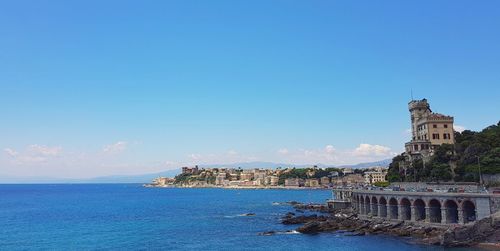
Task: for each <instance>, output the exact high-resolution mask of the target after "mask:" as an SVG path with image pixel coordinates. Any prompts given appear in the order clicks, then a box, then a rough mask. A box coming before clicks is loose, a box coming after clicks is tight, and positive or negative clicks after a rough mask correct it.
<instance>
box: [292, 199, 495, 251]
mask: <svg viewBox="0 0 500 251" xmlns="http://www.w3.org/2000/svg"><path fill="white" fill-rule="evenodd" d="M289 204H291V205H292V206H293V207H294V208H295V209H296V212H289V213H288V214H286V215H285V216H284V217H283V218H282V223H283V224H286V225H295V224H301V226H300V227H298V228H297V229H296V231H297V232H300V233H303V234H317V233H320V232H335V231H337V232H338V231H342V232H346V235H347V236H361V235H368V234H387V235H393V236H400V237H413V239H412V240H414V241H415V242H417V243H421V244H430V245H442V246H447V247H458V246H473V245H477V244H481V243H482V244H484V243H498V242H499V241H500V214H497V215H492V216H491V217H488V218H485V219H482V220H480V221H478V222H475V223H473V224H467V225H457V224H455V225H432V224H425V223H413V222H405V221H395V220H383V219H379V218H373V219H370V218H359V217H358V215H357V214H356V213H354V212H352V210H350V209H342V210H329V209H328V208H326V207H324V206H322V205H320V204H317V205H311V204H301V203H289ZM303 210H306V211H314V212H319V213H318V214H306V213H301V214H300V215H297V214H296V213H297V212H303Z"/></svg>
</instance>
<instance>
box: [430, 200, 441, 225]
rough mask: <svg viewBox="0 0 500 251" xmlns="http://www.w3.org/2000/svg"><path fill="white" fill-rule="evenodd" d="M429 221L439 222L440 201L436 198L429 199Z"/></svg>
mask: <svg viewBox="0 0 500 251" xmlns="http://www.w3.org/2000/svg"><path fill="white" fill-rule="evenodd" d="M429 221H430V222H434V223H441V202H439V200H436V199H432V200H430V201H429Z"/></svg>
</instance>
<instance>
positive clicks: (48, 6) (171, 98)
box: [0, 0, 500, 178]
mask: <svg viewBox="0 0 500 251" xmlns="http://www.w3.org/2000/svg"><path fill="white" fill-rule="evenodd" d="M26 2H28V3H29V4H27V3H26ZM26 2H25V1H13V2H5V3H2V4H1V5H0V32H1V34H2V39H1V40H0V48H1V49H2V50H1V52H0V69H2V70H1V74H0V88H1V91H0V102H1V105H0V114H1V116H2V123H0V139H1V140H0V151H1V152H0V176H20V177H22V176H29V177H60V178H69V177H72V178H89V177H97V176H105V175H128V174H143V173H154V172H160V171H164V170H169V169H172V168H178V167H180V166H183V165H195V164H215V163H234V162H251V161H267V162H278V163H293V164H314V163H322V164H325V165H335V166H338V165H345V164H356V163H361V162H371V161H377V160H383V159H387V158H391V157H392V156H394V155H395V154H399V153H401V152H402V151H403V146H404V143H405V142H407V141H409V139H410V134H409V132H408V129H409V128H410V121H409V120H410V115H409V112H408V109H407V103H408V101H410V99H411V92H413V96H414V98H415V99H421V98H427V99H428V100H429V102H430V104H431V108H432V110H433V111H435V112H439V113H443V114H447V115H451V116H454V117H455V125H456V129H457V130H463V129H470V130H481V129H483V128H484V127H486V126H489V125H491V124H496V123H497V122H498V120H499V117H498V115H499V113H498V108H499V107H500V100H499V99H498V93H499V92H500V85H499V84H498V83H500V71H498V69H500V33H499V32H498V27H500V16H499V15H498V10H499V8H500V3H499V2H496V1H482V2H480V3H477V2H475V3H472V2H470V3H467V2H454V3H453V5H450V4H447V3H444V2H441V3H440V2H434V1H420V2H418V3H408V2H400V1H389V2H391V4H385V5H380V4H378V3H376V2H370V1H364V2H363V4H360V3H359V2H356V3H354V2H344V3H340V2H330V1H315V2H307V1H302V2H300V1H251V2H234V1H226V0H225V1H206V2H202V1H199V2H198V1H190V2H187V1H168V2H164V1H148V2H141V3H139V2H133V1H106V2H101V1H95V0H90V1H81V2H67V1H50V2H40V1H26Z"/></svg>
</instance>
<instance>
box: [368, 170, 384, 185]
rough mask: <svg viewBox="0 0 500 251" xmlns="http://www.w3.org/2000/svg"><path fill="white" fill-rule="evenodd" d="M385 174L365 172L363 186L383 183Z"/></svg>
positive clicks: (382, 172) (381, 172)
mask: <svg viewBox="0 0 500 251" xmlns="http://www.w3.org/2000/svg"><path fill="white" fill-rule="evenodd" d="M386 175H387V172H385V171H368V172H365V174H364V178H365V184H374V183H375V182H383V181H386V179H385V176H386Z"/></svg>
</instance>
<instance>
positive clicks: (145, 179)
mask: <svg viewBox="0 0 500 251" xmlns="http://www.w3.org/2000/svg"><path fill="white" fill-rule="evenodd" d="M390 163H391V160H390V159H386V160H381V161H376V162H367V163H360V164H355V165H343V166H331V165H324V164H311V165H294V164H285V163H273V162H259V161H254V162H241V163H232V164H210V165H199V167H201V168H214V167H227V168H240V167H241V168H242V169H251V168H269V169H270V168H278V167H283V168H285V167H295V168H306V167H312V166H318V167H320V168H323V167H351V168H367V167H372V166H388V165H389V164H390ZM179 173H181V169H180V168H176V169H173V170H166V171H163V172H158V173H149V174H139V175H110V176H101V177H95V178H88V179H64V178H51V177H5V176H4V177H0V183H3V184H6V183H10V184H12V183H25V184H26V183H149V182H151V180H153V179H154V178H156V177H159V176H162V177H174V176H176V175H177V174H179Z"/></svg>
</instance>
